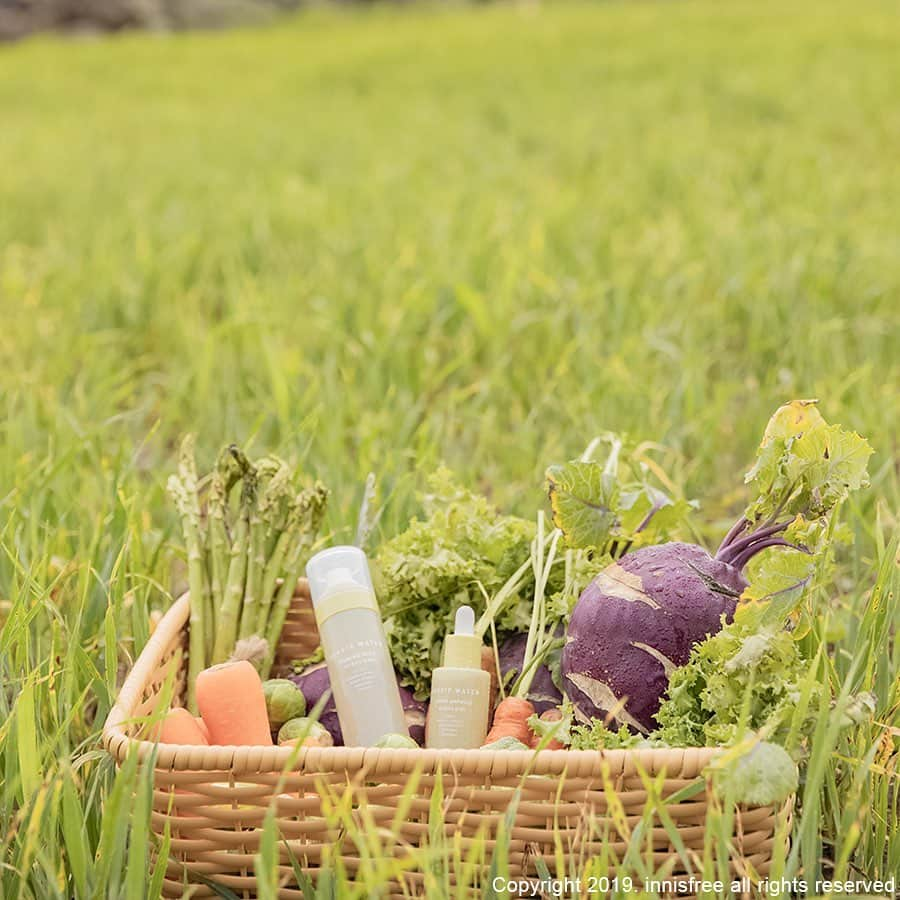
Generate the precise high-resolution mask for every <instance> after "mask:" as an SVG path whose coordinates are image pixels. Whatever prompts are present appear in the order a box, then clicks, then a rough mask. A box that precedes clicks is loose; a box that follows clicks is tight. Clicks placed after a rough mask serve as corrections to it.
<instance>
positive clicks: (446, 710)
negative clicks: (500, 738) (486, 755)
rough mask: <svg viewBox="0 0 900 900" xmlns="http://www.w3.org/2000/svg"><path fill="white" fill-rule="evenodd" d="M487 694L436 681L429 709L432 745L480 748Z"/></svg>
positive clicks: (485, 717) (462, 686)
mask: <svg viewBox="0 0 900 900" xmlns="http://www.w3.org/2000/svg"><path fill="white" fill-rule="evenodd" d="M487 712H488V710H487V696H486V694H485V692H484V691H483V690H479V689H478V688H477V687H469V686H464V685H450V684H433V685H432V691H431V702H430V705H429V709H428V725H429V732H430V739H431V741H433V744H432V743H429V746H437V747H454V746H456V747H467V746H468V747H477V746H479V745H480V744H481V742H482V741H483V740H484V735H485V732H486V730H487Z"/></svg>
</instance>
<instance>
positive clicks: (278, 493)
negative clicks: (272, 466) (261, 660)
mask: <svg viewBox="0 0 900 900" xmlns="http://www.w3.org/2000/svg"><path fill="white" fill-rule="evenodd" d="M276 462H277V464H278V468H277V471H276V472H275V474H274V475H273V476H272V478H271V480H270V481H269V483H268V484H267V485H266V490H265V494H264V495H263V497H262V499H261V501H260V504H259V514H260V518H261V519H262V523H263V527H261V528H260V532H261V534H260V537H259V541H260V559H259V562H260V565H259V567H258V569H257V571H256V577H257V578H258V581H257V582H256V583H255V584H254V588H255V589H256V590H257V594H256V606H257V608H258V612H257V613H255V614H254V615H255V619H250V616H248V617H247V618H248V620H249V621H248V623H247V629H248V631H247V634H246V635H242V636H245V637H246V636H248V635H250V634H256V635H258V636H259V637H264V636H265V634H266V625H267V623H268V621H269V608H270V607H271V605H272V595H273V593H274V590H275V579H276V577H277V574H278V570H279V569H280V566H281V559H282V557H283V552H282V553H281V555H280V556H279V555H278V548H279V546H282V547H283V546H286V543H287V541H288V540H289V530H290V528H291V517H292V514H293V497H292V495H291V470H290V467H289V466H288V465H287V464H286V463H283V462H281V461H280V460H276ZM262 532H264V534H262ZM270 548H271V549H270ZM276 557H277V558H276ZM248 584H249V578H248ZM244 602H245V609H246V599H245V601H244ZM242 631H243V627H242Z"/></svg>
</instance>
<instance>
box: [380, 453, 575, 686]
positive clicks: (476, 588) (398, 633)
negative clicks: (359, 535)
mask: <svg viewBox="0 0 900 900" xmlns="http://www.w3.org/2000/svg"><path fill="white" fill-rule="evenodd" d="M429 488H430V492H429V493H428V494H427V495H426V496H425V497H424V498H423V506H424V511H425V518H424V519H413V520H412V521H411V522H410V524H409V527H408V528H407V529H406V530H405V531H404V532H402V533H401V534H399V535H397V536H396V537H394V538H392V539H391V540H389V541H387V542H386V543H385V544H383V545H382V546H381V548H380V549H379V551H378V554H377V556H376V558H375V560H374V565H373V576H374V577H375V581H376V586H377V588H378V595H379V597H381V598H382V602H383V611H384V615H385V630H386V632H387V637H388V644H389V647H390V651H391V657H392V658H393V660H394V665H395V666H396V669H397V673H398V675H399V678H400V683H401V684H404V685H406V686H408V687H410V688H411V689H412V690H413V692H414V693H415V695H416V696H417V697H418V698H420V699H424V698H426V697H427V696H428V692H429V689H430V687H431V673H432V670H433V669H435V668H437V667H438V666H439V665H440V653H441V648H442V646H443V642H444V638H445V637H446V636H447V634H448V633H449V632H450V631H452V629H453V618H454V616H455V614H456V610H457V609H458V608H459V607H460V606H463V605H467V606H471V607H473V608H474V609H475V610H476V611H478V612H479V613H480V612H481V610H483V609H484V607H485V595H492V594H494V593H495V592H496V591H497V590H499V589H500V588H501V586H503V585H505V584H506V583H507V582H508V581H509V579H510V576H512V575H513V574H514V573H515V572H516V570H517V569H518V567H519V566H520V565H521V563H522V561H523V560H525V559H527V558H528V555H529V547H530V544H531V541H532V539H533V538H534V534H535V531H534V524H533V523H532V522H529V521H528V520H526V519H520V518H518V517H516V516H504V515H501V514H500V513H498V512H497V510H496V509H495V508H494V507H493V506H492V505H491V504H490V503H489V502H488V500H487V499H486V498H484V497H480V496H478V495H476V494H473V493H471V492H469V491H466V490H464V489H463V488H461V487H459V486H458V485H457V484H456V483H455V482H454V481H453V479H452V476H451V475H450V473H449V472H448V471H447V470H446V469H439V470H438V471H437V472H436V473H435V474H434V475H432V476H431V478H430V479H429ZM553 574H554V578H556V579H557V580H558V579H559V577H560V575H558V574H557V573H556V572H554V573H553ZM532 588H533V584H532V583H531V582H530V579H529V573H528V571H527V567H526V570H525V571H523V573H522V577H521V579H520V580H519V581H518V582H516V584H515V585H514V589H513V590H512V592H511V596H510V597H509V600H508V602H507V603H506V605H505V606H504V607H503V609H502V610H500V611H499V612H498V614H497V616H496V620H495V622H494V624H495V626H496V628H497V629H498V630H499V631H500V632H501V633H511V632H518V631H525V630H527V628H528V623H529V620H530V614H531V600H530V598H531V592H532Z"/></svg>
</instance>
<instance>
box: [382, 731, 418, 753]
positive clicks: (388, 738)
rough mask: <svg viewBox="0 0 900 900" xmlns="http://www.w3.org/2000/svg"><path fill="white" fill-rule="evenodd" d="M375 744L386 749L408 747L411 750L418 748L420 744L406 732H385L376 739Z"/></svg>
mask: <svg viewBox="0 0 900 900" xmlns="http://www.w3.org/2000/svg"><path fill="white" fill-rule="evenodd" d="M374 746H376V747H382V748H384V749H401V748H403V747H408V748H409V749H410V750H418V749H419V745H418V744H417V743H416V742H415V741H414V740H413V739H412V738H411V737H410V736H409V735H406V734H385V735H382V736H381V737H380V738H378V740H377V741H375V744H374Z"/></svg>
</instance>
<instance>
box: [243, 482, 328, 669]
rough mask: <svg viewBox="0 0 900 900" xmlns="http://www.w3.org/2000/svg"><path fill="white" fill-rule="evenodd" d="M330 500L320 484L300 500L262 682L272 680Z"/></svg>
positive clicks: (268, 637)
mask: <svg viewBox="0 0 900 900" xmlns="http://www.w3.org/2000/svg"><path fill="white" fill-rule="evenodd" d="M327 500H328V490H327V488H326V487H325V486H324V485H323V484H321V483H318V482H317V483H316V485H315V487H313V488H310V489H308V490H305V491H303V492H302V493H301V494H300V495H299V496H298V497H297V500H296V503H295V512H294V515H295V519H294V523H295V527H294V529H292V531H291V538H290V541H291V543H290V548H289V550H288V551H287V553H286V555H287V556H288V559H289V561H288V563H287V566H286V567H285V569H284V581H283V582H282V584H281V587H280V588H279V589H278V594H277V596H276V598H275V603H274V605H273V607H272V612H271V616H270V618H269V622H268V624H267V626H266V633H265V638H266V641H267V642H268V649H267V651H266V658H265V660H264V661H263V665H262V669H261V671H260V675H261V676H262V677H263V678H268V677H269V672H270V670H271V668H272V663H273V662H274V660H275V649H276V647H277V646H278V639H279V638H280V637H281V629H282V628H283V627H284V620H285V619H286V618H287V614H288V610H289V609H290V606H291V598H292V597H293V596H294V588H295V587H296V586H297V579H298V578H299V577H300V575H301V573H302V571H303V565H304V563H305V562H306V557H307V555H308V554H309V550H310V548H311V547H312V545H313V543H314V541H315V539H316V534H317V533H318V531H319V528H320V526H321V524H322V519H323V518H324V516H325V504H326V502H327Z"/></svg>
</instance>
